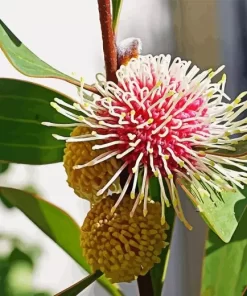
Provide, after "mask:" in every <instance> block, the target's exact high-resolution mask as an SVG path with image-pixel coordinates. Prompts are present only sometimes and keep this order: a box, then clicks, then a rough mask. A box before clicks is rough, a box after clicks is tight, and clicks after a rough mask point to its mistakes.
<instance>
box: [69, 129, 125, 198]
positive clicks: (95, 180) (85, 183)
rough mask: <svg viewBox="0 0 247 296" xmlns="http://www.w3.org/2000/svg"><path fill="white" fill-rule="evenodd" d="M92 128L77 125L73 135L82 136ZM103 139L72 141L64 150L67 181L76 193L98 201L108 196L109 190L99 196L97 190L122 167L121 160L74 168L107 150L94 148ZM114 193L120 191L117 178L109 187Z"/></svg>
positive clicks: (111, 159)
mask: <svg viewBox="0 0 247 296" xmlns="http://www.w3.org/2000/svg"><path fill="white" fill-rule="evenodd" d="M91 133H92V130H90V129H89V128H87V127H81V126H78V127H76V128H75V129H74V130H73V131H72V133H71V136H80V135H85V134H91ZM102 143H103V142H102V140H96V141H90V142H71V143H67V144H66V148H65V150H64V158H63V161H64V167H65V170H66V173H67V176H68V178H67V182H68V184H69V186H70V187H72V188H73V189H74V191H75V193H76V194H77V195H78V196H79V197H82V198H85V199H87V200H89V201H90V202H91V203H96V202H98V201H100V200H101V199H102V198H104V197H106V195H107V192H108V190H106V192H105V193H104V194H103V195H100V196H97V195H96V194H97V192H98V191H99V190H100V189H102V188H103V187H104V186H105V184H106V183H107V182H108V181H109V180H110V179H111V178H112V176H113V175H114V174H115V173H116V171H117V170H118V169H119V167H120V162H119V161H117V160H116V159H115V158H114V157H112V158H110V159H108V160H105V161H103V162H102V163H99V164H96V165H93V166H90V167H85V168H82V169H74V168H73V167H74V166H75V165H83V164H85V163H88V162H89V161H90V160H92V159H94V158H95V157H97V156H99V155H101V154H102V153H104V152H105V151H106V150H104V149H99V150H92V147H93V146H94V145H96V144H102ZM109 189H110V190H111V191H112V192H113V193H118V192H119V191H120V183H119V179H117V180H116V181H115V182H114V183H113V184H112V185H111V187H110V188H109Z"/></svg>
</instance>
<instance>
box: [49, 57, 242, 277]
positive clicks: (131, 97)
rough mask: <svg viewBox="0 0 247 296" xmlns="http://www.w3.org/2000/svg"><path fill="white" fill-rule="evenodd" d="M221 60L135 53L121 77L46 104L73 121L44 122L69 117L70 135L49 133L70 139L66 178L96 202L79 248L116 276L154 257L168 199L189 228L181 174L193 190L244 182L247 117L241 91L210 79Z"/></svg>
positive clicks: (200, 192)
mask: <svg viewBox="0 0 247 296" xmlns="http://www.w3.org/2000/svg"><path fill="white" fill-rule="evenodd" d="M222 70H223V67H220V68H219V69H218V70H216V71H215V72H213V71H212V69H210V70H206V71H203V72H201V73H199V71H200V69H199V68H198V67H197V66H193V67H192V66H191V62H189V61H183V60H181V59H180V58H175V59H174V60H173V61H172V59H171V56H170V55H166V56H165V55H160V56H155V57H153V56H151V55H148V56H139V57H137V58H133V59H131V60H130V61H129V62H128V63H127V64H125V65H122V66H121V67H120V69H119V70H118V71H117V73H116V76H117V81H118V82H117V83H113V82H111V81H106V80H105V77H104V76H103V75H98V76H97V83H96V84H95V86H96V88H97V89H98V92H99V94H98V95H97V94H95V95H93V96H92V97H90V98H89V97H85V96H83V92H81V94H82V95H81V101H80V102H79V103H75V104H73V105H72V106H71V105H68V104H66V103H64V102H62V101H61V100H58V99H56V100H55V102H54V103H53V104H52V106H53V107H55V108H56V109H57V111H58V112H60V113H61V114H63V115H65V116H67V117H68V118H70V119H72V120H74V121H75V123H72V124H67V125H57V124H51V123H49V125H54V126H66V127H67V126H71V127H75V129H74V131H73V132H72V134H71V136H70V137H62V136H59V135H54V136H55V137H56V138H57V139H58V140H66V142H67V146H66V149H65V156H64V166H65V169H66V172H67V174H68V183H69V185H70V186H71V187H72V188H74V190H75V192H76V194H78V195H79V196H80V197H83V198H86V199H88V200H90V202H91V203H92V209H91V211H90V212H89V213H88V216H87V218H86V219H85V222H84V225H83V226H82V246H83V248H84V252H85V256H86V258H87V259H88V261H89V263H90V264H91V265H92V267H93V269H100V270H102V271H103V272H105V273H106V275H108V276H109V277H110V278H111V279H112V280H113V281H115V282H116V281H129V280H132V279H133V278H134V277H135V276H138V275H139V274H144V273H146V272H147V271H148V270H149V269H150V268H151V267H152V265H153V264H154V263H155V262H158V256H159V255H160V252H161V249H162V247H163V246H165V243H164V240H165V238H166V235H165V234H164V231H165V230H166V229H167V227H168V226H167V224H166V211H165V209H166V207H169V206H170V204H172V205H173V208H174V210H175V211H176V213H177V216H178V217H179V218H180V219H181V221H182V222H183V223H184V224H185V225H186V226H187V227H188V228H189V229H191V226H190V225H189V223H188V222H187V220H186V218H185V216H184V214H183V210H182V207H181V203H180V199H179V195H178V191H177V187H176V179H177V178H180V179H181V178H182V179H185V180H187V181H189V182H190V183H191V184H192V185H193V188H194V189H195V190H194V195H195V197H194V198H195V199H202V198H204V197H208V195H209V193H208V191H207V190H206V189H205V188H206V187H205V186H203V185H202V183H204V184H206V185H207V186H209V187H211V188H212V189H214V190H216V191H218V192H222V191H234V190H235V186H238V187H240V188H243V184H246V183H247V167H246V166H245V163H246V160H245V159H244V158H241V157H238V158H233V156H231V153H233V152H235V153H236V147H237V145H238V143H239V142H241V141H245V140H246V135H245V133H246V131H247V121H246V119H242V118H240V119H239V116H240V115H241V114H242V113H243V112H244V111H245V110H246V108H247V103H246V102H243V101H242V99H243V97H244V95H245V94H246V93H242V94H240V95H239V96H238V97H237V98H236V99H235V100H234V101H233V102H232V101H231V99H230V98H229V97H228V96H227V95H226V94H225V91H224V89H225V84H226V75H225V74H223V76H222V78H221V79H220V81H219V82H217V83H216V82H212V79H213V78H214V77H215V76H216V75H217V74H218V73H220V72H221V71H222ZM198 73H199V74H198ZM82 88H83V85H82ZM227 101H229V102H227ZM71 110H72V111H71ZM73 110H74V111H76V112H73ZM78 111H79V112H81V115H78ZM46 124H47V123H46ZM126 173H127V178H125V179H126V180H125V183H124V184H123V186H122V188H121V187H120V181H119V179H120V180H121V177H122V176H123V174H124V175H125V176H126ZM151 177H156V178H157V179H158V182H159V186H160V203H153V202H152V201H151V200H150V196H149V183H150V178H151ZM138 180H139V181H138ZM140 180H141V181H140ZM141 208H142V210H141ZM158 212H159V215H160V216H159V223H158V222H157V215H156V214H158ZM133 225H135V226H133ZM155 235H156V236H155ZM152 241H155V243H154V244H152V243H151V242H152ZM128 258H129V259H128ZM131 258H133V259H131ZM129 262H132V263H133V266H134V267H133V268H132V267H131V266H130V265H129V264H130V263H129ZM131 268H132V269H133V270H132V271H130V270H131ZM127 270H128V272H127Z"/></svg>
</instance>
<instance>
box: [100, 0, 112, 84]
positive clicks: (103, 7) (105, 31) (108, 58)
mask: <svg viewBox="0 0 247 296" xmlns="http://www.w3.org/2000/svg"><path fill="white" fill-rule="evenodd" d="M98 6H99V18H100V25H101V32H102V41H103V50H104V58H105V68H106V79H107V80H108V81H113V82H117V78H116V71H117V48H116V42H115V36H114V32H113V29H112V17H111V1H110V0H98Z"/></svg>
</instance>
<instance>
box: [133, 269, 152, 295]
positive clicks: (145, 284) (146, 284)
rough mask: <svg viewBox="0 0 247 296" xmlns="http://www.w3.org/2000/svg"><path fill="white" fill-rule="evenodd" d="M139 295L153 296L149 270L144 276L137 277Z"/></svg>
mask: <svg viewBox="0 0 247 296" xmlns="http://www.w3.org/2000/svg"><path fill="white" fill-rule="evenodd" d="M137 284H138V288H139V294H140V296H153V295H154V292H153V286H152V280H151V275H150V272H148V273H147V274H146V275H144V276H139V277H138V279H137Z"/></svg>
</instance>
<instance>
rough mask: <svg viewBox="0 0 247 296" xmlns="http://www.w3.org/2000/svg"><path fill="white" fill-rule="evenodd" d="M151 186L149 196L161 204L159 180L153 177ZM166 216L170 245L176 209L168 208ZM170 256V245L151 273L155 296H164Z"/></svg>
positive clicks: (164, 250)
mask: <svg viewBox="0 0 247 296" xmlns="http://www.w3.org/2000/svg"><path fill="white" fill-rule="evenodd" d="M149 184H150V185H149V194H150V196H151V197H152V200H154V201H159V202H160V186H159V181H158V178H156V177H152V178H151V179H150V183H149ZM164 185H165V184H164ZM166 190H167V193H168V189H167V188H166ZM165 214H166V221H167V223H168V225H169V226H170V229H169V230H168V231H166V234H167V239H166V241H167V242H168V243H170V241H171V237H172V232H173V225H174V220H175V215H174V209H173V208H172V207H171V208H166V212H165ZM169 255H170V245H169V246H167V247H166V248H164V249H163V250H162V253H161V255H160V259H161V262H160V263H159V264H155V265H154V267H153V268H152V269H151V271H150V274H151V280H152V285H153V292H154V296H161V295H162V288H163V284H164V281H165V276H166V269H167V265H168V261H169Z"/></svg>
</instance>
